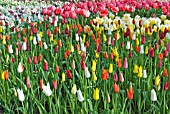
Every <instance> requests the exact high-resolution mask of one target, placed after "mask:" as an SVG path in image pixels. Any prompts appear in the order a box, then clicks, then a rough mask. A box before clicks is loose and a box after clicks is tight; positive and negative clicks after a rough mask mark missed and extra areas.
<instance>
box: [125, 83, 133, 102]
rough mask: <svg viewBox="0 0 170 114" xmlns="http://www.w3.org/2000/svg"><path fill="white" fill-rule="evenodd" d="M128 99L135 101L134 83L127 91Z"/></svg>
mask: <svg viewBox="0 0 170 114" xmlns="http://www.w3.org/2000/svg"><path fill="white" fill-rule="evenodd" d="M126 91H127V97H128V99H129V100H132V99H133V96H134V90H133V87H132V83H130V89H127V90H126Z"/></svg>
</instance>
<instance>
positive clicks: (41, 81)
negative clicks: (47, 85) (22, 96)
mask: <svg viewBox="0 0 170 114" xmlns="http://www.w3.org/2000/svg"><path fill="white" fill-rule="evenodd" d="M43 85H44V84H43V80H42V79H41V80H40V89H41V90H43V88H42V86H43Z"/></svg>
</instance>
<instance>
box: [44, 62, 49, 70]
mask: <svg viewBox="0 0 170 114" xmlns="http://www.w3.org/2000/svg"><path fill="white" fill-rule="evenodd" d="M44 71H48V63H47V61H45V62H44Z"/></svg>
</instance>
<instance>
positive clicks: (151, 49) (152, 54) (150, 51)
mask: <svg viewBox="0 0 170 114" xmlns="http://www.w3.org/2000/svg"><path fill="white" fill-rule="evenodd" d="M149 55H150V57H151V58H153V57H154V49H153V48H152V47H151V48H150V50H149Z"/></svg>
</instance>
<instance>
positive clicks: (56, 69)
mask: <svg viewBox="0 0 170 114" xmlns="http://www.w3.org/2000/svg"><path fill="white" fill-rule="evenodd" d="M59 71H60V69H59V66H58V65H56V68H55V72H56V73H58V72H59Z"/></svg>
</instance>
